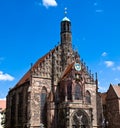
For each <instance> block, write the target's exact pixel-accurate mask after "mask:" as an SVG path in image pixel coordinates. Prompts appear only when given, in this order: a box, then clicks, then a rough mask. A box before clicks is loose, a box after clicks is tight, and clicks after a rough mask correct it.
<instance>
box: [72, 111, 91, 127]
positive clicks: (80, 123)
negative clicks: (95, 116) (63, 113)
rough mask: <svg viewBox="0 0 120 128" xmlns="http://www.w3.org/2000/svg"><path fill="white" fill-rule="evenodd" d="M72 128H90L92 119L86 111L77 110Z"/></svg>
mask: <svg viewBox="0 0 120 128" xmlns="http://www.w3.org/2000/svg"><path fill="white" fill-rule="evenodd" d="M71 123H72V128H90V119H89V116H88V114H87V113H86V112H85V111H84V110H81V109H79V110H77V111H75V112H74V113H73V115H72V117H71Z"/></svg>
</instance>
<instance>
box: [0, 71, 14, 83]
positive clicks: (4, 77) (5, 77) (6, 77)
mask: <svg viewBox="0 0 120 128" xmlns="http://www.w3.org/2000/svg"><path fill="white" fill-rule="evenodd" d="M7 80H8V81H12V80H14V77H13V76H11V75H9V74H7V73H3V72H2V71H0V81H7Z"/></svg>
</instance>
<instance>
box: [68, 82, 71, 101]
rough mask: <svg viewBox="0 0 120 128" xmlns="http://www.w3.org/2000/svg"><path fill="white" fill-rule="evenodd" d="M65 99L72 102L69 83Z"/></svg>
mask: <svg viewBox="0 0 120 128" xmlns="http://www.w3.org/2000/svg"><path fill="white" fill-rule="evenodd" d="M67 99H68V100H72V85H71V83H69V84H68V85H67Z"/></svg>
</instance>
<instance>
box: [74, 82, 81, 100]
mask: <svg viewBox="0 0 120 128" xmlns="http://www.w3.org/2000/svg"><path fill="white" fill-rule="evenodd" d="M81 99H82V88H81V86H80V84H76V86H75V100H81Z"/></svg>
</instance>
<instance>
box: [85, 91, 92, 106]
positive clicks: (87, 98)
mask: <svg viewBox="0 0 120 128" xmlns="http://www.w3.org/2000/svg"><path fill="white" fill-rule="evenodd" d="M85 100H86V103H87V104H91V95H90V92H89V91H88V90H87V91H86V97H85Z"/></svg>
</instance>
